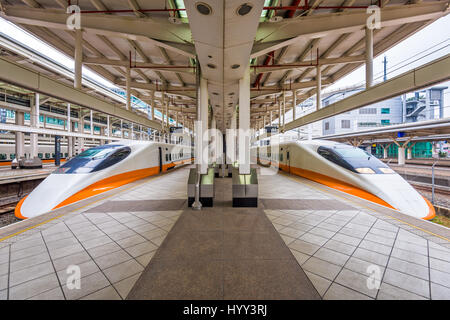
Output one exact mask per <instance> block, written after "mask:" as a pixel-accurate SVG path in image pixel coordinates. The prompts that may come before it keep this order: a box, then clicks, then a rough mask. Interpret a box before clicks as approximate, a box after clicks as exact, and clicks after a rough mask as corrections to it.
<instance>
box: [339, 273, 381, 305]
mask: <svg viewBox="0 0 450 320" xmlns="http://www.w3.org/2000/svg"><path fill="white" fill-rule="evenodd" d="M370 276H371V275H363V274H361V273H357V272H354V271H351V270H348V269H342V271H341V272H340V273H339V275H338V276H337V277H336V279H335V280H334V281H335V282H336V283H338V284H341V285H343V286H345V287H347V288H350V289H353V290H355V291H357V292H360V293H362V294H365V295H367V296H369V297H372V298H375V297H376V295H377V293H378V288H377V287H376V286H373V283H372V282H371V278H369V277H370ZM375 280H377V281H378V282H381V274H380V277H379V278H378V279H375Z"/></svg>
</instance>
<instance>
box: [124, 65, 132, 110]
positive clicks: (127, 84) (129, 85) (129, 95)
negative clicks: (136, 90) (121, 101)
mask: <svg viewBox="0 0 450 320" xmlns="http://www.w3.org/2000/svg"><path fill="white" fill-rule="evenodd" d="M125 85H126V90H127V105H126V108H127V110H130V109H131V69H130V67H127V77H126V83H125Z"/></svg>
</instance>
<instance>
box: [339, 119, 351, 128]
mask: <svg viewBox="0 0 450 320" xmlns="http://www.w3.org/2000/svg"><path fill="white" fill-rule="evenodd" d="M341 128H342V129H350V120H341Z"/></svg>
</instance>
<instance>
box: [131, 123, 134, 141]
mask: <svg viewBox="0 0 450 320" xmlns="http://www.w3.org/2000/svg"><path fill="white" fill-rule="evenodd" d="M133 138H134V123H133V122H132V123H131V140H133Z"/></svg>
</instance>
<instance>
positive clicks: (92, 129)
mask: <svg viewBox="0 0 450 320" xmlns="http://www.w3.org/2000/svg"><path fill="white" fill-rule="evenodd" d="M92 115H93V112H92V109H91V110H90V112H89V123H90V129H91V134H94V119H93V117H92Z"/></svg>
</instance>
